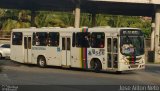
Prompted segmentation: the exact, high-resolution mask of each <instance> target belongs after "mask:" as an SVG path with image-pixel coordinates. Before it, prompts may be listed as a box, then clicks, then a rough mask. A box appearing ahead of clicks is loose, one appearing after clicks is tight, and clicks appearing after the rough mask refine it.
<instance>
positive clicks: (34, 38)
mask: <svg viewBox="0 0 160 91" xmlns="http://www.w3.org/2000/svg"><path fill="white" fill-rule="evenodd" d="M32 38H33V41H32V45H33V46H34V45H36V33H33V37H32Z"/></svg>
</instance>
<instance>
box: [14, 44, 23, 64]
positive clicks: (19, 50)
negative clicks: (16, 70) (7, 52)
mask: <svg viewBox="0 0 160 91" xmlns="http://www.w3.org/2000/svg"><path fill="white" fill-rule="evenodd" d="M11 60H14V61H17V62H20V63H24V52H23V45H19V46H17V45H16V46H14V45H11Z"/></svg>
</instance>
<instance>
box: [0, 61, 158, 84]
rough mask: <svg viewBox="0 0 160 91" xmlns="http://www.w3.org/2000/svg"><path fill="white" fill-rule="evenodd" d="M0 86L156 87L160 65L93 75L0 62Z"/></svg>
mask: <svg viewBox="0 0 160 91" xmlns="http://www.w3.org/2000/svg"><path fill="white" fill-rule="evenodd" d="M0 64H1V68H2V71H1V72H0V84H10V85H160V64H147V65H146V69H145V70H138V71H132V72H124V73H122V74H116V73H113V72H100V73H95V72H92V71H84V70H80V69H64V68H61V67H47V68H39V67H37V66H36V65H26V64H20V63H16V62H13V61H10V60H0Z"/></svg>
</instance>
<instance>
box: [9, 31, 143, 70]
mask: <svg viewBox="0 0 160 91" xmlns="http://www.w3.org/2000/svg"><path fill="white" fill-rule="evenodd" d="M11 35H12V36H11V59H12V60H14V61H17V62H20V63H28V64H37V65H39V66H40V67H45V66H46V65H52V66H62V67H72V68H82V69H92V70H95V71H100V70H103V71H107V70H109V71H111V70H113V71H117V72H121V71H127V70H137V69H144V68H145V55H144V36H143V33H142V32H141V30H140V29H138V28H22V29H13V30H12V34H11Z"/></svg>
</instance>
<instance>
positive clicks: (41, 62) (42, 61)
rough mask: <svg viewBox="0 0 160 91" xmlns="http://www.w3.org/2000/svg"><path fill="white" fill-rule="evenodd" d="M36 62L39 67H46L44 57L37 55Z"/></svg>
mask: <svg viewBox="0 0 160 91" xmlns="http://www.w3.org/2000/svg"><path fill="white" fill-rule="evenodd" d="M37 64H38V66H39V67H41V68H45V67H46V59H45V57H43V56H39V57H38V61H37Z"/></svg>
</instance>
